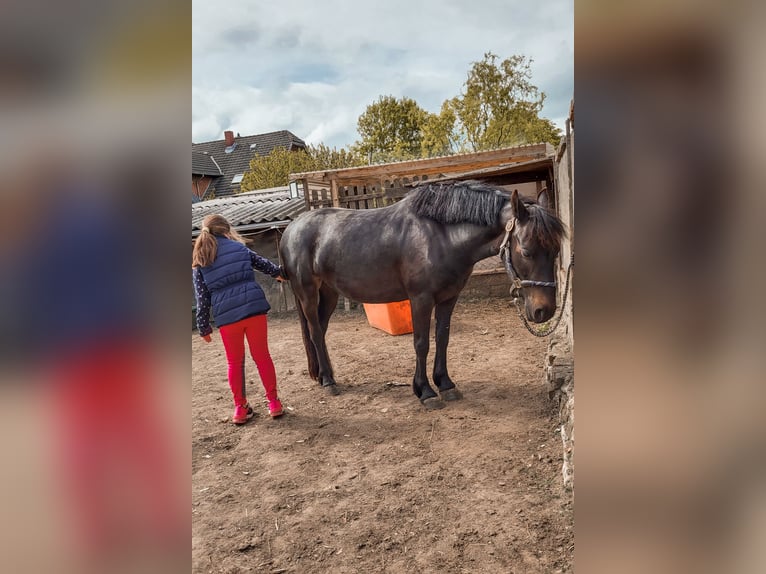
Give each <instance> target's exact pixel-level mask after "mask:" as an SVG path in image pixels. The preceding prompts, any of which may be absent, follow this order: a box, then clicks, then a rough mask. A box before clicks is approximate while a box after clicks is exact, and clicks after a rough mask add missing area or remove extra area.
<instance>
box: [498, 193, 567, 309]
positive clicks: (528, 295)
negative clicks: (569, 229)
mask: <svg viewBox="0 0 766 574" xmlns="http://www.w3.org/2000/svg"><path fill="white" fill-rule="evenodd" d="M548 205H549V200H548V193H547V191H545V190H543V192H542V193H541V194H540V195H539V196H538V198H537V202H533V201H529V200H523V199H521V198H520V197H519V194H518V192H517V191H515V190H514V192H513V194H512V195H511V200H510V202H509V205H508V207H507V209H506V210H504V212H505V213H504V217H503V219H504V220H505V221H507V222H508V224H507V226H506V230H507V231H509V234H508V238H507V246H506V247H505V248H504V250H503V251H501V253H500V256H501V257H502V258H503V261H504V262H505V265H506V269H507V271H508V274H509V275H510V276H511V279H512V280H513V283H514V285H513V288H512V290H511V293H512V295H513V296H514V298H517V297H518V298H522V299H523V300H524V310H525V313H526V316H527V319H528V320H529V321H532V322H534V323H544V322H545V321H547V320H548V319H550V318H551V317H553V314H554V313H555V311H556V257H557V255H558V253H559V248H560V246H561V239H562V238H563V237H564V233H565V232H564V226H563V224H562V223H561V221H560V220H559V219H558V218H557V217H556V216H555V215H553V214H552V213H551V212H550V211H548Z"/></svg>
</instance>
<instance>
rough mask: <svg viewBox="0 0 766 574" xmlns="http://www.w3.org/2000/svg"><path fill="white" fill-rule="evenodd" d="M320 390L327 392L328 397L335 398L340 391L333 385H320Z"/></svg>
mask: <svg viewBox="0 0 766 574" xmlns="http://www.w3.org/2000/svg"><path fill="white" fill-rule="evenodd" d="M322 388H323V389H324V390H326V391H327V394H328V395H333V396H335V395H339V394H340V389H339V388H338V385H336V384H335V383H333V384H331V385H322Z"/></svg>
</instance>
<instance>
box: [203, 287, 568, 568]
mask: <svg viewBox="0 0 766 574" xmlns="http://www.w3.org/2000/svg"><path fill="white" fill-rule="evenodd" d="M213 337H214V341H213V343H212V344H209V345H206V344H204V343H203V342H202V341H201V339H200V337H199V336H198V335H197V333H196V332H195V333H193V334H192V350H193V355H192V356H193V370H192V379H193V381H192V384H193V395H192V397H193V398H192V416H193V421H192V433H193V435H192V436H193V451H192V456H193V458H192V488H193V494H192V504H193V532H192V563H193V571H194V572H198V573H202V572H229V573H234V572H259V573H272V574H278V573H296V574H305V573H332V574H336V573H339V574H342V573H372V572H376V573H377V572H392V573H399V572H402V573H405V572H406V573H411V572H418V573H420V572H438V573H445V574H457V573H469V572H470V573H476V572H480V573H485V572H487V573H494V572H497V573H504V574H505V573H532V572H541V573H553V572H571V571H572V560H573V554H574V532H573V517H572V503H571V500H570V496H569V494H567V493H565V492H564V491H563V489H562V487H561V438H560V435H559V433H558V425H557V421H556V417H555V412H554V408H553V406H552V405H551V403H550V401H549V400H548V397H547V393H546V391H545V388H544V386H543V384H542V378H541V377H542V375H541V366H542V359H543V356H544V353H545V344H546V340H545V339H535V338H533V337H532V336H531V335H529V334H528V333H527V332H526V331H525V330H524V328H523V326H522V325H521V324H520V322H519V320H518V318H517V317H516V316H515V313H514V312H513V310H512V308H511V307H510V304H509V302H508V300H507V299H484V300H474V301H461V302H459V303H458V306H457V308H456V309H455V313H454V315H453V322H452V330H451V340H450V346H449V351H448V358H449V359H448V360H449V363H448V364H449V369H450V375H451V376H452V379H453V380H454V381H455V383H456V384H457V385H458V387H459V388H460V389H461V390H462V391H463V394H464V399H463V400H461V401H456V402H450V403H447V406H446V408H444V409H441V410H437V411H426V410H425V409H424V408H423V407H422V406H420V403H419V402H418V401H417V399H416V398H415V396H414V395H413V394H412V390H411V388H410V382H411V379H412V374H413V369H414V351H413V348H412V335H402V336H398V337H393V336H391V335H388V334H386V333H384V332H382V331H378V330H376V329H373V328H372V327H370V326H369V325H368V324H367V321H366V318H365V316H364V313H363V312H361V311H354V310H352V311H349V312H343V311H341V312H338V313H336V314H335V315H334V316H333V319H332V321H331V323H330V330H329V333H328V347H329V349H330V354H331V357H332V359H333V366H334V367H335V375H336V379H337V381H338V384H339V385H340V386H341V388H342V394H340V395H339V396H330V395H328V394H327V393H326V392H325V391H324V390H322V389H321V388H320V387H319V386H318V385H317V383H315V382H314V381H312V380H311V379H309V377H308V375H307V371H306V358H305V354H304V351H303V344H302V341H301V334H300V326H299V323H298V319H297V317H296V316H295V315H294V314H291V313H285V314H281V315H276V314H271V315H270V316H269V340H270V349H271V354H272V357H273V359H274V363H275V365H276V368H277V376H278V377H279V385H280V394H281V398H282V401H283V404H284V405H285V407H286V413H287V414H286V415H285V416H284V417H282V418H280V419H274V420H272V419H270V417H269V416H268V413H267V410H266V405H265V402H264V397H263V388H262V387H261V385H260V381H259V379H258V375H257V371H256V369H255V365H254V364H253V363H252V362H250V363H249V364H248V366H247V375H246V376H247V380H248V392H249V398H250V402H251V404H252V405H253V406H254V408H255V409H256V411H257V414H256V417H255V418H254V419H252V420H251V421H249V422H248V424H246V425H244V426H242V427H236V426H234V425H232V424H231V423H229V422H228V421H229V417H230V416H231V413H232V411H233V406H232V402H231V394H230V392H229V389H228V384H227V382H226V360H225V357H224V353H223V347H222V345H221V342H220V337H219V336H218V333H217V332H216V333H214V335H213ZM431 347H432V350H431V353H430V355H429V358H430V359H431V361H432V360H433V339H432V344H431ZM431 364H432V363H431ZM429 372H430V368H429Z"/></svg>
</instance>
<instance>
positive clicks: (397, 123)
mask: <svg viewBox="0 0 766 574" xmlns="http://www.w3.org/2000/svg"><path fill="white" fill-rule="evenodd" d="M428 115H429V114H428V112H426V111H425V110H424V109H423V108H421V107H420V106H419V105H418V104H417V102H415V100H413V99H411V98H407V97H403V98H400V99H397V98H395V97H394V96H380V97H379V98H378V100H377V101H376V102H373V103H372V104H370V105H369V106H367V109H365V111H364V113H363V114H362V115H361V116H359V119H358V121H357V131H358V132H359V135H360V136H361V140H359V141H358V142H357V143H356V144H355V146H354V149H355V150H356V151H357V152H358V153H359V154H361V155H363V156H367V157H369V156H370V155H371V156H372V157H373V158H374V159H375V160H378V161H380V160H382V161H393V160H401V159H410V158H415V157H420V152H421V131H422V129H423V125H424V124H425V123H426V120H427V118H428Z"/></svg>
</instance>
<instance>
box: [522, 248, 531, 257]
mask: <svg viewBox="0 0 766 574" xmlns="http://www.w3.org/2000/svg"><path fill="white" fill-rule="evenodd" d="M521 256H522V257H527V258H529V257H532V253H531V252H530V251H527V250H526V249H522V250H521Z"/></svg>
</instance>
